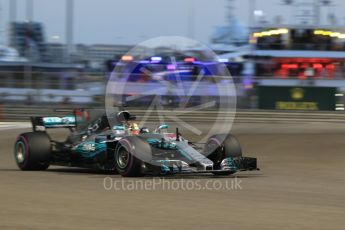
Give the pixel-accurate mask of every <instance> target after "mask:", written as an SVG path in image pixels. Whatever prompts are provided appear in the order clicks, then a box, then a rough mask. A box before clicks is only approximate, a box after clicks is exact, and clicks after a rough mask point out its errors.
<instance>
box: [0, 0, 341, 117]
mask: <svg viewBox="0 0 345 230" xmlns="http://www.w3.org/2000/svg"><path fill="white" fill-rule="evenodd" d="M343 6H345V3H344V2H343V1H340V0H338V1H337V0H333V1H331V0H269V1H268V0H244V1H242V0H241V1H239V0H216V1H207V0H201V1H199V0H198V1H196V0H188V1H186V0H177V1H161V0H144V1H135V0H129V1H121V0H118V1H113V0H99V1H93V0H64V1H53V0H0V26H1V27H0V28H1V29H0V104H1V109H0V111H1V112H0V116H1V119H9V118H13V117H15V116H14V115H18V119H19V118H21V116H20V114H22V110H21V108H23V106H25V109H26V110H27V109H28V108H32V113H34V112H37V113H38V112H39V113H41V114H42V111H41V110H42V105H44V108H45V109H46V108H50V107H51V108H58V107H61V108H66V107H83V106H84V107H85V106H92V107H104V93H105V85H106V82H107V81H108V79H109V76H110V75H111V72H112V71H113V69H114V67H115V66H116V65H118V64H119V63H120V64H121V65H124V66H126V65H130V64H131V63H136V64H138V63H140V64H143V63H146V64H147V63H149V64H150V65H151V64H152V62H154V64H157V62H160V63H158V64H160V69H158V70H157V69H155V70H154V71H153V72H152V73H151V74H147V73H145V72H141V71H140V70H136V71H134V72H132V73H130V74H131V76H136V77H134V78H132V80H130V81H131V82H132V83H136V84H139V85H140V84H149V83H150V84H154V83H156V82H157V81H160V80H164V81H172V82H174V80H171V79H174V77H172V76H174V75H176V71H177V70H179V68H183V69H184V70H186V69H187V70H189V72H187V74H186V76H187V77H186V78H184V80H183V81H185V82H193V81H194V80H195V78H194V77H193V76H195V75H198V74H200V71H202V69H203V68H205V66H206V63H208V64H209V63H213V65H217V64H222V65H223V66H225V67H226V69H227V70H228V71H230V73H231V76H232V78H233V82H234V84H235V86H236V89H237V107H238V109H268V110H289V111H290V110H299V111H300V110H302V111H307V110H312V111H321V110H327V111H343V110H344V94H343V92H344V90H345V78H344V77H345V75H344V69H345V15H344V13H343V12H342V11H341V9H342V7H343ZM164 35H174V36H175V35H178V36H184V37H188V38H191V39H195V40H197V41H200V42H202V43H204V44H206V45H207V46H208V47H209V48H210V49H212V50H213V51H214V52H215V53H216V54H217V55H218V60H214V59H212V60H209V59H208V54H207V52H208V51H209V50H203V49H202V48H200V47H198V46H191V47H187V48H186V49H185V50H179V51H178V55H179V56H180V57H181V59H180V60H177V61H178V63H179V64H177V66H172V63H169V62H166V61H164V58H165V56H176V53H177V51H176V50H172V49H171V47H154V48H152V47H141V48H142V49H141V50H140V49H138V48H136V52H135V53H131V52H129V53H128V51H130V50H131V49H132V48H133V47H134V46H136V45H137V44H138V43H140V42H143V41H145V40H147V39H150V38H154V37H158V36H164ZM138 50H139V51H138ZM186 66H187V67H188V68H187V67H186ZM162 68H163V69H162ZM124 69H126V68H124ZM124 71H126V70H124ZM169 71H170V72H169ZM162 73H164V74H163V77H162ZM156 74H160V77H161V78H160V80H157V78H156V77H155V75H156ZM188 76H189V78H188ZM224 76H225V74H224V70H223V71H219V72H218V73H217V74H213V76H212V79H211V80H210V81H209V82H208V84H209V85H212V84H214V83H215V82H219V81H222V80H224ZM133 79H134V80H133ZM162 96H163V97H164V95H162ZM167 96H168V95H167ZM203 96H204V95H195V97H196V98H194V99H195V100H192V102H190V105H188V106H193V103H194V102H195V101H199V102H200V101H202V97H203ZM206 96H210V95H206ZM218 96H219V95H218ZM122 103H123V102H122ZM162 103H166V105H169V103H171V105H170V106H172V107H174V105H175V102H174V101H171V100H162ZM139 105H140V103H139ZM136 106H137V104H136ZM216 107H217V105H215V108H216ZM38 108H40V109H38ZM211 109H212V108H211ZM25 115H27V114H25Z"/></svg>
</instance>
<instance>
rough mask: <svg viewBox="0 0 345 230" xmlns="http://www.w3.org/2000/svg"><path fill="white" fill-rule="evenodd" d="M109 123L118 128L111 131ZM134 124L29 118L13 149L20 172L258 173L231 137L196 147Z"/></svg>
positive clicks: (129, 120)
mask: <svg viewBox="0 0 345 230" xmlns="http://www.w3.org/2000/svg"><path fill="white" fill-rule="evenodd" d="M108 119H114V120H115V121H116V123H117V124H118V125H115V126H113V127H111V126H110V124H109V120H108ZM135 119H136V116H134V115H132V114H130V113H129V112H127V111H122V112H119V113H117V114H116V115H114V116H113V117H108V116H106V115H105V114H103V115H100V116H98V118H97V119H90V117H89V115H88V113H87V112H86V111H84V110H76V111H75V112H74V115H73V116H66V117H32V118H31V122H32V126H33V132H28V133H23V134H20V135H19V136H18V138H17V141H16V143H15V150H14V154H15V159H16V162H17V165H18V167H19V168H20V169H21V170H46V169H47V168H48V167H49V166H50V165H58V166H69V167H81V168H93V169H94V168H96V169H101V170H108V171H111V172H117V173H119V174H121V175H122V176H126V177H137V176H142V175H147V174H153V175H162V174H165V175H166V174H184V173H213V174H215V175H231V174H233V173H236V172H239V171H247V170H258V168H257V160H256V158H248V157H242V152H241V147H240V144H239V142H238V141H237V139H236V138H235V137H234V136H232V135H230V134H220V135H214V136H212V137H210V138H209V139H208V141H207V143H205V144H204V146H203V147H200V146H198V144H196V143H191V142H189V141H188V140H186V139H184V138H183V136H182V135H181V134H180V133H179V131H178V129H176V133H168V132H167V129H168V125H166V124H161V125H159V126H158V127H157V128H156V129H155V130H154V131H151V132H150V130H149V129H148V128H145V127H141V128H140V127H139V126H138V125H137V124H136V123H135ZM80 127H81V128H80ZM50 128H68V129H70V130H71V134H70V135H69V136H68V137H67V139H66V140H65V141H63V142H59V141H55V140H52V139H51V137H50V135H49V134H48V133H47V131H46V130H47V129H50Z"/></svg>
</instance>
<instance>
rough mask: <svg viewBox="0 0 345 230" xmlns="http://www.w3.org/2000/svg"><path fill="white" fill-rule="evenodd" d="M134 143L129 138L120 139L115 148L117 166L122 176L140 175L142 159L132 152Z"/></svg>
mask: <svg viewBox="0 0 345 230" xmlns="http://www.w3.org/2000/svg"><path fill="white" fill-rule="evenodd" d="M132 149H133V144H132V143H131V142H130V141H129V140H127V139H122V140H120V142H119V144H118V145H117V147H116V149H115V168H116V170H117V171H118V173H119V174H120V175H121V176H124V177H139V176H142V173H141V164H142V162H141V160H139V159H137V158H136V157H135V156H134V153H132V151H131V150H132Z"/></svg>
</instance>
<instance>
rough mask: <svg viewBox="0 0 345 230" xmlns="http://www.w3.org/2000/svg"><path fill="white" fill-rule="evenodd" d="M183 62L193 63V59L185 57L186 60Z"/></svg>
mask: <svg viewBox="0 0 345 230" xmlns="http://www.w3.org/2000/svg"><path fill="white" fill-rule="evenodd" d="M184 62H195V58H193V57H187V58H185V59H184Z"/></svg>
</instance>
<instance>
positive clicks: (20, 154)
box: [16, 141, 26, 164]
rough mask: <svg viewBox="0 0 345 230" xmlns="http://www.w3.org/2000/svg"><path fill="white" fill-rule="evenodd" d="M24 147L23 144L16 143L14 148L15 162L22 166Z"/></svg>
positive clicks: (24, 154)
mask: <svg viewBox="0 0 345 230" xmlns="http://www.w3.org/2000/svg"><path fill="white" fill-rule="evenodd" d="M25 156H26V153H25V146H24V143H23V142H21V141H20V142H18V143H17V147H16V160H17V162H18V163H19V164H22V163H23V162H24V161H25Z"/></svg>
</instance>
